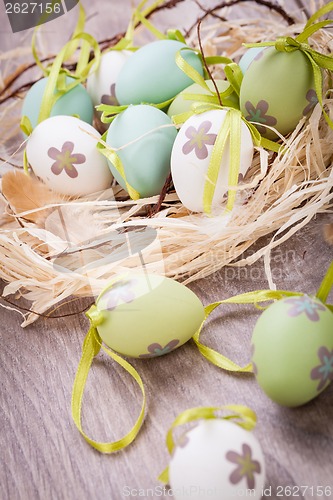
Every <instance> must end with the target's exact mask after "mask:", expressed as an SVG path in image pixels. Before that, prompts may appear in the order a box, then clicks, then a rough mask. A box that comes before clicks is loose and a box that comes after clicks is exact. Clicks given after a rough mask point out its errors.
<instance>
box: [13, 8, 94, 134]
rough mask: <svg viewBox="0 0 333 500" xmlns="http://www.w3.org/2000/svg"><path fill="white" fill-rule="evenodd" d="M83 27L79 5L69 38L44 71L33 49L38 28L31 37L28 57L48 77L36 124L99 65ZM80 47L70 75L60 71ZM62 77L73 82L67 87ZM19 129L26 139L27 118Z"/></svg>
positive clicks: (27, 132) (27, 130) (90, 39)
mask: <svg viewBox="0 0 333 500" xmlns="http://www.w3.org/2000/svg"><path fill="white" fill-rule="evenodd" d="M84 24H85V11H84V9H83V7H82V5H81V3H80V4H79V18H78V21H77V25H76V27H75V30H74V33H73V36H72V38H71V39H70V40H69V42H67V43H66V45H64V47H63V48H62V49H61V51H60V52H59V54H58V55H57V56H56V58H55V59H54V61H53V63H52V65H51V66H48V67H45V66H43V64H42V63H41V61H40V59H39V57H38V54H37V49H36V35H37V30H38V28H36V29H35V30H34V33H33V37H32V53H33V56H34V59H35V61H36V64H37V66H39V68H40V69H41V70H42V72H43V74H44V76H47V77H48V81H47V84H46V87H45V90H44V94H43V98H42V102H41V106H40V111H39V115H38V123H40V122H42V121H43V120H45V119H46V118H49V116H50V114H51V111H52V108H53V106H54V104H55V103H56V102H57V100H58V99H59V98H60V97H61V96H63V95H64V94H65V93H67V92H69V91H70V90H71V89H73V88H74V87H76V86H77V85H79V83H81V82H83V81H85V80H86V78H87V76H88V74H89V71H90V69H91V68H92V66H93V65H95V67H96V68H97V67H98V65H99V62H100V57H101V51H100V48H99V45H98V42H97V41H96V40H95V38H93V37H92V36H91V35H89V34H88V33H84V32H83V31H82V30H83V28H84ZM80 44H81V48H80V55H79V58H78V61H77V64H76V69H75V71H74V72H70V71H69V70H68V69H65V68H63V63H64V62H65V61H67V60H68V59H70V58H71V57H72V56H73V54H74V53H75V52H76V51H77V49H78V47H79V46H80ZM91 50H92V51H93V54H94V57H93V58H92V59H91V60H90V55H91ZM66 76H70V77H72V78H74V80H75V81H74V82H71V83H70V84H68V85H67V84H66ZM20 126H21V129H22V130H23V132H24V133H25V134H27V135H30V133H31V132H32V127H31V124H30V125H29V124H28V119H27V117H22V120H21V124H20Z"/></svg>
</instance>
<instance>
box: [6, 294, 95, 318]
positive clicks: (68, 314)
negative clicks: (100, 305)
mask: <svg viewBox="0 0 333 500" xmlns="http://www.w3.org/2000/svg"><path fill="white" fill-rule="evenodd" d="M1 299H2V300H4V301H5V302H7V304H10V305H11V306H14V307H17V308H18V309H20V310H21V311H26V312H29V313H31V314H36V316H39V317H41V318H47V319H60V318H68V317H69V316H77V315H78V314H82V313H84V312H85V311H87V309H89V308H90V307H91V306H92V305H93V304H94V302H91V303H90V304H88V305H87V306H85V308H84V309H82V310H80V311H76V312H72V313H67V314H61V315H57V316H50V315H51V314H52V312H53V311H56V310H57V309H59V307H61V306H65V305H67V304H69V303H71V302H74V301H77V300H79V299H76V298H75V299H71V300H69V301H67V302H65V303H63V304H60V305H59V306H57V307H56V308H54V309H52V310H51V311H50V312H49V313H48V314H43V313H38V312H37V311H33V310H32V309H28V308H27V307H23V306H19V305H17V304H15V302H12V301H11V300H9V299H7V298H6V297H1Z"/></svg>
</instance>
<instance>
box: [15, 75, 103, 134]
mask: <svg viewBox="0 0 333 500" xmlns="http://www.w3.org/2000/svg"><path fill="white" fill-rule="evenodd" d="M47 81H48V78H42V79H41V80H39V81H38V82H36V83H35V84H34V85H33V86H32V87H31V89H30V90H29V92H28V93H27V95H26V96H25V99H24V101H23V106H22V113H21V114H22V116H27V117H28V118H29V120H30V122H31V125H32V127H33V128H35V127H36V125H37V123H38V115H39V112H40V106H41V104H42V99H43V94H44V90H45V87H46V84H47ZM71 82H74V78H70V77H67V78H66V84H67V85H69V84H70V83H71ZM93 114H94V107H93V103H92V100H91V98H90V96H89V94H88V92H87V91H86V89H85V88H84V86H83V85H81V84H79V85H77V86H76V87H74V88H73V89H71V90H69V91H68V92H66V94H64V95H63V96H61V97H60V98H59V99H58V100H57V102H56V103H55V104H54V106H53V108H52V111H51V115H50V116H58V115H66V116H73V115H76V116H78V117H79V118H80V119H81V120H82V121H84V122H87V123H89V124H92V121H93Z"/></svg>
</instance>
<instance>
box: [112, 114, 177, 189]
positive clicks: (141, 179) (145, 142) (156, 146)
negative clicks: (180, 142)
mask: <svg viewBox="0 0 333 500" xmlns="http://www.w3.org/2000/svg"><path fill="white" fill-rule="evenodd" d="M166 125H169V126H167V127H165V126H166ZM159 127H163V128H159ZM176 135H177V131H176V128H175V127H174V126H173V125H172V122H171V119H170V118H169V117H168V116H167V115H166V114H165V113H163V112H162V111H160V110H159V109H157V108H154V107H153V106H149V105H144V104H140V105H137V106H129V107H128V108H127V109H126V110H125V111H123V112H122V113H121V114H119V115H118V116H117V117H116V118H115V120H114V121H113V122H112V123H111V125H110V127H109V129H108V133H107V136H106V142H107V144H108V145H109V146H111V147H112V148H114V149H115V148H123V149H120V150H118V151H117V154H118V156H119V157H120V159H121V161H122V163H123V166H124V170H125V175H126V179H127V181H128V183H129V184H130V185H131V186H132V187H133V188H134V189H135V190H136V191H138V192H139V194H140V197H141V198H145V197H148V196H154V195H157V194H159V193H160V191H161V189H162V187H163V186H164V183H165V181H166V178H167V176H168V174H169V173H170V157H171V151H172V146H173V143H174V140H175V138H176ZM133 141H134V142H133ZM109 166H110V169H111V172H112V174H113V175H114V177H115V178H116V180H117V181H118V182H119V184H120V185H121V186H122V187H123V188H124V189H126V184H125V181H124V179H123V178H122V176H121V175H120V174H119V172H118V171H117V170H116V168H115V167H114V165H113V164H112V163H111V162H110V161H109Z"/></svg>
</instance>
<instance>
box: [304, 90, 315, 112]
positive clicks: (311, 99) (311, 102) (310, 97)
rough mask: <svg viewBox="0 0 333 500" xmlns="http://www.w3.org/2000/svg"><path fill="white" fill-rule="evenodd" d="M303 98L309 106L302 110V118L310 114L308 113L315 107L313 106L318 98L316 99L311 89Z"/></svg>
mask: <svg viewBox="0 0 333 500" xmlns="http://www.w3.org/2000/svg"><path fill="white" fill-rule="evenodd" d="M305 97H306V100H307V101H309V104H308V105H307V106H306V108H304V110H303V115H304V116H306V115H307V114H308V113H310V111H312V110H313V108H314V107H315V105H316V104H317V102H318V97H317V94H316V91H315V90H313V89H310V90H308V92H307V94H306V96H305Z"/></svg>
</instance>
